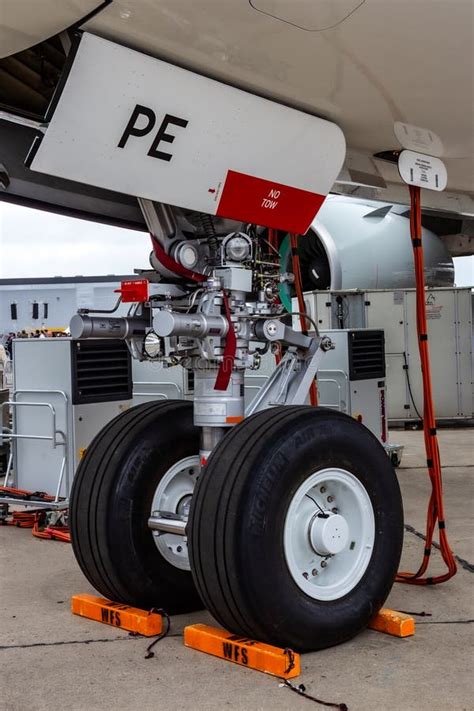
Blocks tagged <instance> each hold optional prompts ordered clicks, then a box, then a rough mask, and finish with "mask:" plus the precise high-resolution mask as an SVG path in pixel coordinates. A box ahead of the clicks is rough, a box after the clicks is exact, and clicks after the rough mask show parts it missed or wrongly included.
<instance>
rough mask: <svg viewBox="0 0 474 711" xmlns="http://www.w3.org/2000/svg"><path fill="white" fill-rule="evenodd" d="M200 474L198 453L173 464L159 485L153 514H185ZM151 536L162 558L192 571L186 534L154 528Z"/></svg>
mask: <svg viewBox="0 0 474 711" xmlns="http://www.w3.org/2000/svg"><path fill="white" fill-rule="evenodd" d="M198 476H199V456H198V455H195V456H193V457H186V458H185V459H180V461H179V462H176V464H173V466H172V467H170V468H169V469H168V471H167V472H166V474H165V475H164V476H163V477H162V479H161V480H160V483H159V484H158V486H157V488H156V491H155V495H154V497H153V502H152V505H151V514H153V512H154V511H170V512H171V513H183V507H184V508H186V505H187V504H189V503H190V501H191V497H192V494H193V491H194V486H195V484H196V481H197V477H198ZM188 512H189V506H188ZM186 515H187V514H186ZM151 535H152V536H153V540H154V541H155V544H156V547H157V548H158V550H159V552H160V553H161V555H162V556H163V558H165V559H166V560H167V561H168V562H169V563H171V564H172V565H174V566H175V568H180V569H181V570H191V566H190V564H189V554H188V540H187V538H186V536H179V535H177V534H175V533H165V532H161V531H152V532H151Z"/></svg>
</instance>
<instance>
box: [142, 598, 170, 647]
mask: <svg viewBox="0 0 474 711" xmlns="http://www.w3.org/2000/svg"><path fill="white" fill-rule="evenodd" d="M153 612H156V614H157V615H161V616H162V617H164V618H165V620H166V629H165V630H164V631H163V632H160V634H159V635H158V637H156V638H155V639H154V640H153V642H151V644H149V645H148V647H147V648H146V654H145V659H151V658H152V657H154V656H155V652H152V651H151V650H152V649H153V647H154V646H155V645H156V644H158V642H159V641H160V640H162V639H164V638H165V637H166V636H167V635H168V632H169V631H170V629H171V620H170V616H169V615H168V613H167V612H166V611H165V610H163V609H162V608H161V607H160V608H158V609H157V608H155V607H152V608H151V610H150V612H149V614H150V615H151V614H152V613H153Z"/></svg>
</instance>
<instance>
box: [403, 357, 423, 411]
mask: <svg viewBox="0 0 474 711" xmlns="http://www.w3.org/2000/svg"><path fill="white" fill-rule="evenodd" d="M403 360H404V361H405V368H404V371H405V377H406V379H407V385H408V392H409V393H410V400H411V401H412V404H413V407H414V408H415V412H416V414H417V415H418V417H419V418H420V420H421V421H422V422H423V417H422V416H421V415H420V413H419V412H418V408H417V406H416V404H415V399H414V397H413V392H412V389H411V382H410V376H409V375H408V360H407V354H406V353H405V351H404V352H403Z"/></svg>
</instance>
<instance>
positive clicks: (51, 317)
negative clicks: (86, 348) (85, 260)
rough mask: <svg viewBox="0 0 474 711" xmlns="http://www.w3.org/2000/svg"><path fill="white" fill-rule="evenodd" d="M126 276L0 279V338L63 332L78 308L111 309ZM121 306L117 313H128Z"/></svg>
mask: <svg viewBox="0 0 474 711" xmlns="http://www.w3.org/2000/svg"><path fill="white" fill-rule="evenodd" d="M131 278H134V277H133V276H128V275H113V274H112V275H107V276H74V277H50V278H31V279H0V335H2V334H5V333H10V332H14V333H18V332H19V331H22V330H26V331H27V332H31V331H36V330H37V329H40V330H41V329H46V330H48V331H54V330H64V329H65V328H67V327H68V326H69V321H70V320H71V317H72V316H73V315H74V314H75V313H76V311H77V309H80V308H91V307H93V308H96V309H111V308H112V307H113V306H114V304H115V303H116V301H117V294H116V293H114V290H115V289H118V288H119V287H120V281H121V280H123V279H131ZM127 306H128V305H125V306H124V305H122V304H121V305H120V307H119V309H118V310H117V314H121V313H123V312H125V311H126V310H127Z"/></svg>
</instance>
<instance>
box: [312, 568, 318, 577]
mask: <svg viewBox="0 0 474 711" xmlns="http://www.w3.org/2000/svg"><path fill="white" fill-rule="evenodd" d="M317 574H318V571H317V570H316V568H313V570H312V571H311V575H312V576H313V578H314V576H315V575H317Z"/></svg>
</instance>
